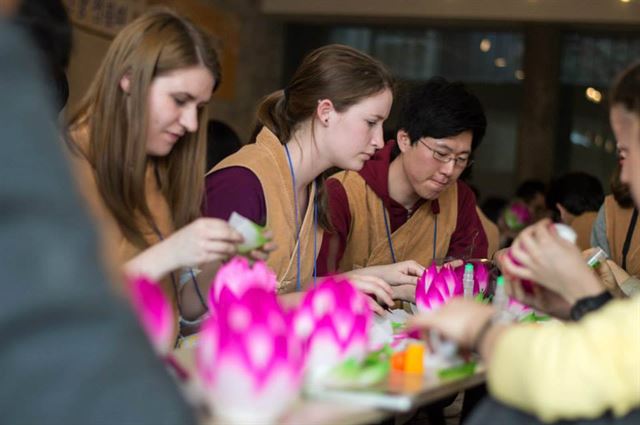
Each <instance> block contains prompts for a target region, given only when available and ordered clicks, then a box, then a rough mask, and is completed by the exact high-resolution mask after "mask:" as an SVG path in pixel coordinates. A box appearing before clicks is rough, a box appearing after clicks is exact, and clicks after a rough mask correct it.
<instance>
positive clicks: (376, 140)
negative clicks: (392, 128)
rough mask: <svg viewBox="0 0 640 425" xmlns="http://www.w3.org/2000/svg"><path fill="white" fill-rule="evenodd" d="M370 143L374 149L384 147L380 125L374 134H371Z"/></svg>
mask: <svg viewBox="0 0 640 425" xmlns="http://www.w3.org/2000/svg"><path fill="white" fill-rule="evenodd" d="M371 142H372V143H373V146H375V148H376V149H382V148H383V147H384V135H383V134H382V125H380V127H378V128H377V129H376V131H375V133H374V134H373V138H372V139H371Z"/></svg>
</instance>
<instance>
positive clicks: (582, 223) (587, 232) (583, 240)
mask: <svg viewBox="0 0 640 425" xmlns="http://www.w3.org/2000/svg"><path fill="white" fill-rule="evenodd" d="M597 217H598V213H597V212H593V211H588V212H586V213H583V214H580V215H579V216H577V217H576V218H574V219H573V221H572V222H571V228H572V229H573V230H574V231H575V232H576V235H577V236H578V238H577V239H576V245H578V248H580V250H581V251H584V250H585V249H589V248H591V230H593V223H594V222H595V221H596V218H597ZM623 242H624V240H623Z"/></svg>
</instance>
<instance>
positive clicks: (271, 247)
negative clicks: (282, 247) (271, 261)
mask: <svg viewBox="0 0 640 425" xmlns="http://www.w3.org/2000/svg"><path fill="white" fill-rule="evenodd" d="M262 235H263V236H264V237H265V238H267V239H268V240H269V242H267V243H265V244H264V245H262V246H261V247H260V248H256V249H254V250H253V251H251V252H250V253H249V258H251V259H252V260H253V261H267V259H268V258H269V254H270V253H272V252H273V251H275V250H276V249H277V248H278V246H277V245H276V244H275V242H273V241H272V240H271V239H272V238H273V232H272V231H271V230H268V231H266V232H264V233H263V234H262Z"/></svg>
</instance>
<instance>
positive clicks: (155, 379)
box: [0, 0, 195, 424]
mask: <svg viewBox="0 0 640 425" xmlns="http://www.w3.org/2000/svg"><path fill="white" fill-rule="evenodd" d="M17 7H18V5H16V4H15V2H8V1H7V0H0V97H1V98H2V99H5V100H7V99H10V100H11V101H10V102H2V104H1V106H0V108H1V109H2V111H1V113H0V125H1V127H2V129H3V131H2V135H1V136H0V144H1V146H2V159H3V167H1V168H0V181H2V184H0V210H1V211H2V216H1V219H0V253H1V254H0V267H1V268H2V270H3V276H4V278H3V280H2V283H1V287H2V293H3V296H2V297H0V338H1V339H2V341H3V342H2V345H1V346H0V364H1V365H2V371H3V373H2V382H3V384H2V385H0V412H2V422H3V423H11V424H34V423H38V424H45V423H52V424H77V423H83V424H97V423H102V424H104V423H153V424H175V423H181V424H192V423H195V421H194V418H193V416H192V414H191V412H190V411H189V409H188V407H187V405H186V404H185V402H184V401H183V400H182V399H181V397H180V395H179V393H178V390H177V387H176V386H175V385H174V383H173V382H172V381H171V378H170V377H169V376H168V374H167V373H166V372H165V371H164V369H163V366H162V365H161V363H160V361H159V360H158V359H157V357H156V356H155V354H154V353H153V351H152V349H151V347H150V346H149V345H148V343H147V339H146V338H145V336H144V334H143V332H142V331H141V329H140V328H139V326H138V325H137V324H136V320H135V318H134V316H133V314H132V312H131V311H130V310H129V309H128V308H127V306H126V305H125V304H123V303H122V302H121V301H119V300H116V299H115V298H114V297H113V296H112V294H111V290H110V289H109V284H108V283H107V278H106V273H105V271H104V268H103V265H102V264H101V263H100V262H99V260H98V254H97V237H96V232H95V230H94V229H93V228H92V224H91V221H90V219H89V217H88V214H87V213H86V212H85V211H84V209H83V208H82V206H81V205H82V203H81V201H80V199H79V196H78V195H77V194H76V193H75V191H73V190H70V189H69V188H71V187H74V185H73V180H72V178H71V176H70V171H69V165H68V164H67V162H66V161H65V158H64V155H63V153H62V147H61V144H60V142H59V140H58V137H57V134H58V129H57V128H56V125H55V122H56V116H55V115H56V110H55V109H56V108H55V107H54V103H55V102H54V94H53V92H54V90H47V89H48V88H49V89H51V86H50V85H47V84H46V83H45V75H44V73H41V72H38V71H39V68H38V67H37V65H36V63H37V59H36V58H37V54H36V51H35V49H34V47H33V46H32V45H30V44H29V43H28V42H27V38H26V36H25V35H23V34H21V33H19V29H18V28H16V27H12V26H11V25H10V24H9V23H8V22H7V21H5V20H3V18H2V15H3V14H5V16H6V14H7V13H8V12H7V11H12V10H15V9H16V8H17Z"/></svg>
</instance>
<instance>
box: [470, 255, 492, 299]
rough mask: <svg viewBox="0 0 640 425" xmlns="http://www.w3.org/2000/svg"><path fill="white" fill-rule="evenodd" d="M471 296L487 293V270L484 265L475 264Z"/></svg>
mask: <svg viewBox="0 0 640 425" xmlns="http://www.w3.org/2000/svg"><path fill="white" fill-rule="evenodd" d="M473 277H474V282H473V295H478V294H482V295H485V294H486V293H487V287H488V286H489V269H488V267H487V266H486V265H484V264H482V263H481V264H477V265H476V266H475V269H474V276H473Z"/></svg>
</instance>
